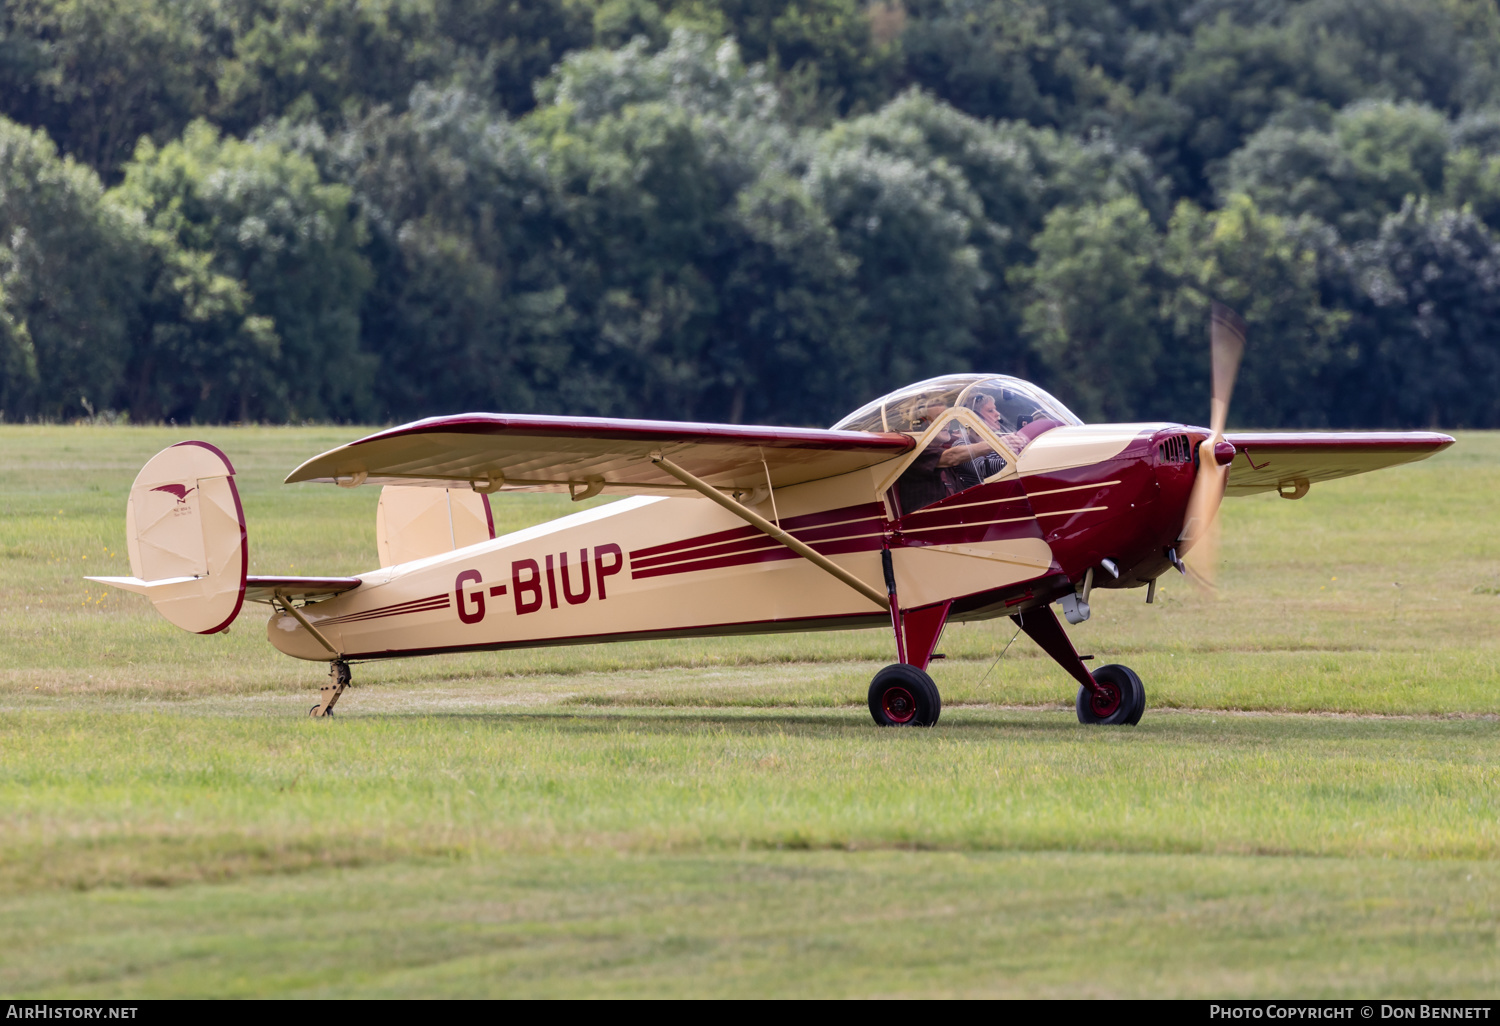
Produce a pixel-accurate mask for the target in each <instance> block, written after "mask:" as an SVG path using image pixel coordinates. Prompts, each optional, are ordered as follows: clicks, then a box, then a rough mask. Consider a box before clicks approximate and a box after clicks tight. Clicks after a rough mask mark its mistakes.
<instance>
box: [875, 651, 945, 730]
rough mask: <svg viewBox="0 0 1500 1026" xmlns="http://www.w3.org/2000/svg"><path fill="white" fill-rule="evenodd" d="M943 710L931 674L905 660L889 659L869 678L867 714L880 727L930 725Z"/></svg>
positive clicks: (941, 700) (941, 701) (940, 698)
mask: <svg viewBox="0 0 1500 1026" xmlns="http://www.w3.org/2000/svg"><path fill="white" fill-rule="evenodd" d="M942 712H943V699H942V697H941V696H940V695H939V694H938V689H937V685H936V684H934V683H933V682H932V678H931V677H929V676H927V674H925V673H923V672H922V671H921V670H919V669H917V668H916V667H915V666H912V665H910V664H909V663H892V664H891V665H890V666H887V667H886V668H885V669H883V670H881V671H880V672H879V673H877V674H876V675H875V679H874V680H872V681H870V715H871V716H873V717H874V718H875V723H876V725H878V726H881V727H930V726H932V725H933V724H935V723H937V721H938V717H939V716H940V715H942Z"/></svg>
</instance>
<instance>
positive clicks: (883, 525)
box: [267, 424, 1207, 660]
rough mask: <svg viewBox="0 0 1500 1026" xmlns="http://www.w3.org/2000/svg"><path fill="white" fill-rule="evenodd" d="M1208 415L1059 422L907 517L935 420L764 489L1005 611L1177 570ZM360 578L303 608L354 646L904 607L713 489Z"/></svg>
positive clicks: (590, 637)
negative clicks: (853, 465)
mask: <svg viewBox="0 0 1500 1026" xmlns="http://www.w3.org/2000/svg"><path fill="white" fill-rule="evenodd" d="M1206 435H1207V432H1206V431H1205V430H1204V429H1201V428H1187V427H1183V426H1181V425H1176V424H1118V425H1095V426H1084V427H1069V426H1064V427H1055V428H1053V429H1051V430H1049V431H1046V432H1044V433H1043V434H1041V435H1040V436H1038V437H1037V438H1035V439H1034V440H1032V441H1031V442H1030V444H1029V445H1028V446H1027V447H1026V448H1025V449H1024V450H1023V451H1022V453H1021V454H1020V455H1019V457H1017V456H1015V455H1014V454H1010V458H1009V460H1008V463H1007V466H1006V468H1005V469H1004V470H1003V471H1001V472H1000V473H999V474H998V475H995V476H994V477H991V478H990V479H989V480H987V481H986V482H985V483H983V484H980V485H977V486H975V487H972V488H969V489H967V490H965V491H962V492H959V493H958V494H955V495H951V496H949V497H948V498H947V499H945V500H943V501H941V502H939V503H936V504H934V505H931V506H928V507H926V508H925V509H921V510H918V511H917V512H915V513H911V514H909V515H907V516H904V517H896V516H895V515H894V514H895V508H894V505H893V503H892V501H891V498H890V490H891V488H892V486H893V485H894V483H895V481H896V479H897V477H898V476H899V475H900V474H901V472H902V471H903V470H904V469H905V468H906V466H907V465H908V464H910V463H911V462H912V461H913V460H914V459H916V458H917V456H918V455H920V453H921V452H922V451H923V447H924V444H925V443H926V441H927V439H926V438H923V439H919V440H918V444H917V446H916V447H915V448H914V449H912V450H911V451H910V452H909V453H907V454H906V455H905V456H902V457H899V458H896V459H892V460H890V461H889V462H886V463H882V464H879V465H877V466H875V467H872V468H869V469H864V470H859V471H856V472H853V473H848V474H844V475H841V476H838V477H832V478H826V479H823V480H818V481H812V482H808V483H805V484H798V485H792V486H788V487H783V488H778V489H777V490H776V491H775V493H774V495H773V496H768V497H766V498H765V499H764V500H763V501H761V502H760V503H759V504H757V505H755V506H753V507H751V508H753V509H754V510H755V512H757V513H759V514H760V515H761V516H764V517H765V518H767V519H770V520H773V521H775V522H777V523H778V524H779V525H780V526H781V527H782V528H783V529H784V530H787V531H789V532H790V533H791V534H793V535H794V536H795V537H797V538H798V539H800V540H802V541H803V542H805V543H807V544H808V545H810V546H812V548H814V549H815V550H816V551H817V552H819V553H821V554H823V555H825V556H827V557H829V558H830V559H832V560H834V561H835V562H837V563H838V564H839V565H840V566H842V567H844V568H845V569H846V570H848V571H849V572H851V573H853V574H854V575H856V576H858V577H859V578H861V579H862V580H864V581H865V582H867V583H868V584H869V585H871V586H872V587H874V588H875V589H877V590H879V591H880V592H882V593H883V592H885V590H886V585H885V581H884V578H883V570H882V560H881V550H882V549H884V548H889V549H890V551H891V554H892V561H893V567H894V571H895V579H896V585H897V592H898V598H899V607H900V608H901V609H902V610H903V611H911V610H920V609H923V608H926V607H933V606H939V605H941V604H943V603H949V602H951V606H949V607H948V608H947V610H946V613H947V617H946V618H947V619H949V620H975V619H985V618H989V617H994V616H1001V615H1007V614H1015V613H1017V612H1022V611H1024V610H1026V609H1028V608H1031V607H1033V606H1036V605H1039V604H1042V603H1046V602H1051V601H1053V600H1055V599H1057V598H1058V597H1060V596H1062V595H1064V594H1066V593H1067V592H1069V591H1070V590H1072V589H1073V588H1074V587H1075V584H1076V582H1078V581H1079V580H1081V579H1082V577H1083V575H1084V573H1085V572H1086V571H1087V570H1088V569H1089V568H1090V567H1094V566H1096V565H1098V564H1099V563H1100V562H1101V560H1104V559H1109V560H1112V561H1113V562H1114V564H1115V565H1117V566H1118V568H1119V570H1120V576H1119V578H1118V579H1117V580H1116V579H1110V578H1107V577H1106V578H1102V579H1098V580H1097V582H1096V583H1097V584H1099V585H1100V586H1104V587H1133V586H1139V585H1141V584H1144V583H1146V582H1147V581H1149V580H1151V579H1154V578H1155V577H1156V576H1158V575H1159V574H1160V573H1162V572H1163V571H1164V570H1165V569H1166V568H1167V567H1168V566H1169V565H1170V564H1169V562H1168V557H1167V555H1166V553H1167V551H1168V550H1169V549H1170V548H1171V547H1172V546H1173V544H1174V543H1175V539H1176V538H1177V537H1178V536H1179V534H1180V532H1181V529H1182V524H1183V515H1184V509H1185V508H1186V504H1187V499H1188V495H1189V493H1190V491H1191V489H1192V483H1193V478H1194V474H1195V463H1194V458H1195V453H1196V452H1197V447H1198V443H1200V442H1201V441H1202V440H1203V439H1204V438H1205V437H1206ZM997 448H998V447H997ZM1002 455H1004V453H1003V452H1002ZM358 578H359V580H360V584H359V586H358V587H356V588H354V589H353V590H350V591H346V592H344V593H343V594H340V595H337V596H335V597H333V598H330V599H326V600H323V601H318V602H313V603H310V604H308V605H306V606H304V607H302V608H301V610H300V612H301V613H302V614H303V615H304V616H305V617H306V618H307V620H308V621H309V622H310V623H311V624H312V625H313V626H314V627H315V628H316V629H317V630H318V631H319V632H320V633H322V634H323V635H324V637H325V638H327V639H328V640H329V641H330V642H331V643H332V644H333V646H334V647H335V648H336V649H338V651H339V654H340V655H341V656H342V657H343V658H345V659H374V658H382V657H395V656H408V655H419V654H426V653H434V652H451V651H464V650H482V649H505V648H524V647H534V646H541V645H553V644H570V643H580V642H589V641H605V640H626V639H631V638H649V637H657V638H670V637H687V636H709V635H731V634H741V633H744V634H758V633H767V632H775V631H802V630H820V629H840V628H856V627H871V626H880V625H888V624H889V623H890V616H889V614H888V613H887V612H886V611H884V610H882V609H880V608H878V607H877V606H875V605H874V604H873V603H872V602H871V601H870V600H869V599H868V598H866V597H864V596H862V595H861V594H859V593H858V592H857V591H855V590H854V589H852V588H851V587H849V586H847V585H846V584H844V583H842V582H840V581H839V580H837V579H836V578H835V577H833V576H831V575H830V574H829V573H827V572H826V571H824V570H822V569H820V568H819V567H817V566H815V565H813V564H812V563H810V562H809V561H807V560H806V559H803V558H801V557H799V556H798V555H797V554H796V553H794V552H792V551H791V550H790V549H788V548H787V547H785V546H783V545H782V544H780V543H778V542H776V541H774V540H773V539H771V538H770V537H768V536H767V535H765V534H763V533H762V532H761V531H759V530H757V529H756V528H755V527H752V526H750V525H749V524H747V523H746V522H745V521H744V520H742V519H740V518H738V517H737V516H735V515H734V514H733V513H731V512H729V511H728V510H725V509H723V508H722V507H720V506H718V505H715V504H714V503H712V502H709V501H707V500H706V499H704V498H702V497H699V496H696V495H691V497H677V496H633V497H629V498H625V499H621V500H619V501H616V502H612V503H608V504H606V505H603V506H599V507H596V508H593V509H589V510H586V511H584V512H581V513H577V514H573V515H571V516H566V517H563V518H561V519H559V520H554V521H552V522H549V523H546V524H542V525H539V526H536V527H532V528H528V529H526V530H522V531H517V532H515V533H512V534H508V535H505V536H502V537H499V538H494V539H491V540H488V541H484V542H481V543H479V544H476V545H470V546H467V547H465V548H460V549H456V550H453V551H450V552H445V553H443V554H441V555H437V556H432V557H430V558H426V559H420V560H415V561H411V562H406V563H401V564H398V565H394V566H390V567H386V568H383V569H380V570H375V571H371V572H369V573H364V574H360V575H358ZM267 632H268V636H269V638H270V640H271V643H272V644H273V645H275V647H276V648H278V649H279V650H281V651H282V652H285V653H287V654H288V655H292V656H296V657H298V658H303V659H310V660H326V659H328V658H329V652H328V650H327V649H325V648H324V647H323V646H322V645H321V644H319V642H318V641H317V640H316V639H315V638H313V637H312V636H311V635H310V634H309V633H308V632H307V631H306V630H305V629H304V628H303V627H302V626H301V625H300V624H299V623H298V622H297V620H296V619H294V618H293V617H292V616H290V615H287V614H286V613H284V612H283V611H281V610H277V611H276V612H275V613H274V614H273V615H272V617H271V620H270V622H269V624H268V627H267Z"/></svg>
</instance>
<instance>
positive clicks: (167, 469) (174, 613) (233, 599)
mask: <svg viewBox="0 0 1500 1026" xmlns="http://www.w3.org/2000/svg"><path fill="white" fill-rule="evenodd" d="M125 544H126V547H127V549H128V551H129V553H130V572H131V573H132V574H134V575H135V576H133V577H90V578H88V580H91V581H98V582H99V583H101V584H110V585H113V586H114V587H116V588H123V589H124V590H126V591H133V592H136V593H137V594H140V595H145V596H146V597H147V598H149V599H150V600H151V604H152V605H154V606H156V611H157V612H159V613H161V615H162V616H164V617H166V618H167V619H168V620H170V621H171V622H172V623H174V624H176V625H177V626H178V627H181V628H182V629H183V630H189V631H194V632H196V633H198V634H217V633H218V632H219V631H222V630H226V629H227V628H228V627H229V625H230V624H231V623H233V622H234V618H235V617H236V616H238V615H239V612H240V606H241V605H243V604H244V601H245V576H246V572H247V570H248V568H249V548H248V547H247V545H246V543H245V512H244V510H243V509H242V508H241V506H240V493H239V490H238V489H236V488H235V486H234V466H233V465H232V464H231V463H230V462H229V457H228V456H225V455H224V453H223V452H221V451H220V450H219V449H218V448H217V447H215V446H212V445H210V444H208V443H207V442H178V443H177V444H176V445H173V446H170V447H169V448H166V449H163V450H162V451H161V452H159V453H157V454H156V455H155V456H153V457H152V458H151V459H150V461H149V462H147V464H146V465H145V466H144V467H142V468H141V472H140V473H139V474H137V475H136V478H135V484H133V485H131V486H130V499H129V501H128V503H127V504H126V507H125Z"/></svg>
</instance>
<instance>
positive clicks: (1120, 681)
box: [1011, 606, 1146, 726]
mask: <svg viewBox="0 0 1500 1026" xmlns="http://www.w3.org/2000/svg"><path fill="white" fill-rule="evenodd" d="M1011 619H1012V620H1014V621H1015V622H1016V626H1017V627H1019V628H1021V630H1023V631H1025V632H1026V635H1027V637H1029V638H1031V640H1032V641H1035V642H1036V643H1037V644H1038V645H1039V646H1041V649H1042V651H1043V652H1046V653H1047V654H1048V655H1049V656H1051V657H1052V658H1053V659H1055V660H1056V661H1057V665H1059V666H1061V667H1062V668H1063V669H1064V670H1067V671H1068V672H1069V673H1071V674H1072V675H1073V678H1074V679H1075V680H1077V681H1078V683H1079V688H1078V702H1077V706H1078V722H1079V723H1100V724H1109V725H1115V724H1119V725H1124V726H1135V724H1137V723H1139V722H1140V719H1141V714H1142V713H1144V712H1145V711H1146V689H1145V687H1144V686H1143V685H1142V684H1141V678H1139V677H1137V676H1136V675H1135V671H1134V670H1132V669H1130V668H1129V667H1128V666H1118V665H1113V664H1111V665H1109V666H1101V667H1099V669H1098V670H1097V671H1096V672H1094V673H1089V668H1088V667H1087V666H1085V665H1084V664H1083V659H1082V658H1081V657H1080V656H1079V655H1078V650H1077V649H1076V648H1074V647H1073V643H1072V642H1071V641H1069V640H1068V635H1067V633H1066V632H1064V631H1063V628H1062V624H1060V623H1058V622H1057V614H1056V613H1054V612H1053V611H1052V607H1051V606H1038V607H1036V608H1035V609H1028V610H1026V612H1024V613H1018V614H1016V615H1015V616H1012V617H1011Z"/></svg>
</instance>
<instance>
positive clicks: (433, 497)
mask: <svg viewBox="0 0 1500 1026" xmlns="http://www.w3.org/2000/svg"><path fill="white" fill-rule="evenodd" d="M493 537H495V518H494V516H493V514H492V513H491V512H490V497H489V496H488V495H480V494H479V493H478V492H474V491H470V490H469V489H467V488H429V487H423V486H420V485H417V486H413V485H386V486H385V487H384V488H382V489H381V490H380V504H379V505H378V506H376V507H375V547H376V549H377V550H378V551H379V553H380V565H381V566H382V567H386V566H395V565H396V564H397V563H409V562H411V561H412V560H414V559H426V558H427V557H428V556H436V555H438V554H440V553H443V552H452V551H453V550H454V549H461V548H463V547H464V546H466V545H474V544H477V543H479V542H482V541H487V540H489V539H490V538H493Z"/></svg>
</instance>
